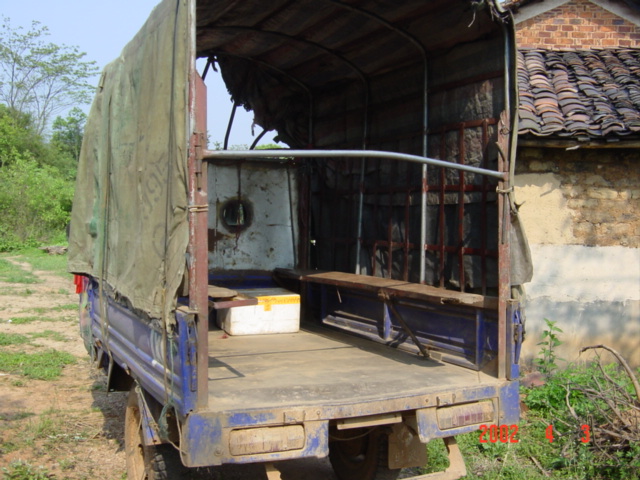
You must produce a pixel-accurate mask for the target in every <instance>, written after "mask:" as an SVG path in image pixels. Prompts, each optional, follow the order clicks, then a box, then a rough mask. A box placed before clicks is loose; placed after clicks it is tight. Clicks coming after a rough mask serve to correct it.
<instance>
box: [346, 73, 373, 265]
mask: <svg viewBox="0 0 640 480" xmlns="http://www.w3.org/2000/svg"><path fill="white" fill-rule="evenodd" d="M363 82H364V91H365V93H364V119H363V121H364V124H363V128H362V150H366V149H367V146H368V141H369V82H368V81H367V80H366V79H365V78H363ZM366 166H367V162H366V159H365V158H364V157H362V160H361V161H360V182H359V189H360V196H359V199H358V232H357V236H356V269H355V273H356V274H360V273H361V271H362V270H361V266H360V252H361V249H362V222H363V218H362V217H363V213H364V173H365V169H366ZM347 248H348V247H347Z"/></svg>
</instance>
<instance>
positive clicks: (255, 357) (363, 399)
mask: <svg viewBox="0 0 640 480" xmlns="http://www.w3.org/2000/svg"><path fill="white" fill-rule="evenodd" d="M480 377H484V380H485V381H486V380H487V378H488V377H486V376H483V375H480V374H478V372H474V371H471V370H468V369H465V368H462V367H459V366H455V365H450V364H446V363H441V362H438V361H435V360H431V359H426V358H424V357H420V356H417V355H415V354H409V353H406V352H401V351H397V350H395V349H392V348H389V347H385V346H384V345H378V344H375V343H373V342H370V341H367V340H363V339H359V338H355V337H352V336H348V335H345V334H342V333H339V332H333V331H329V330H324V329H317V330H316V329H315V328H314V329H313V330H310V329H304V330H301V331H299V332H297V333H290V334H274V335H246V336H245V335H243V336H230V335H226V334H225V333H224V332H223V331H221V330H218V331H210V332H209V407H210V411H212V412H225V411H230V410H233V409H236V410H237V409H238V407H239V406H242V410H245V411H247V410H249V411H250V410H264V409H274V408H275V409H279V408H283V407H285V408H286V407H293V406H295V407H303V408H304V407H311V406H314V405H317V406H332V407H339V406H341V405H354V404H367V403H371V402H376V401H379V400H385V401H389V400H390V399H408V398H409V397H417V396H424V395H429V394H433V393H438V392H439V393H442V392H443V390H451V389H453V390H456V389H459V388H461V387H473V386H478V385H479V384H480V383H481V381H480ZM443 387H444V388H443Z"/></svg>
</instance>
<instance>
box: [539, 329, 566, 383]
mask: <svg viewBox="0 0 640 480" xmlns="http://www.w3.org/2000/svg"><path fill="white" fill-rule="evenodd" d="M544 321H545V323H546V324H547V330H543V332H542V341H541V342H540V343H538V345H542V347H541V348H540V357H539V358H536V359H535V360H534V363H535V364H536V365H537V366H538V368H539V369H540V371H541V372H542V373H544V374H547V375H549V374H551V373H553V372H554V371H555V370H556V369H557V368H558V365H556V360H562V359H561V358H557V357H556V351H555V350H556V347H558V346H560V345H562V342H561V341H560V339H559V338H558V335H557V334H558V333H563V332H562V330H561V329H560V327H557V326H556V322H552V321H551V320H548V319H546V318H545V319H544Z"/></svg>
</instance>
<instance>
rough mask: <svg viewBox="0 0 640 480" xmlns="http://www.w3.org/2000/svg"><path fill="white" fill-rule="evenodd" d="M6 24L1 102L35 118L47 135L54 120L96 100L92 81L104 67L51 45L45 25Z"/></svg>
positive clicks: (0, 50) (1, 38) (0, 47)
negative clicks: (59, 114) (58, 115)
mask: <svg viewBox="0 0 640 480" xmlns="http://www.w3.org/2000/svg"><path fill="white" fill-rule="evenodd" d="M2 19H3V22H2V26H1V27H0V103H4V104H5V105H6V106H7V107H9V109H10V111H15V112H21V113H22V114H28V115H31V119H32V122H33V125H34V128H35V131H36V132H37V133H38V134H42V133H43V132H44V131H45V129H46V127H47V126H48V123H49V121H50V120H51V118H52V117H53V115H55V114H56V113H59V112H61V111H64V110H66V109H67V108H69V107H71V106H73V105H78V104H85V103H88V102H89V101H90V99H91V94H92V92H93V87H92V86H91V85H90V84H89V83H87V80H88V79H89V78H90V77H92V76H93V75H95V74H96V73H97V71H98V68H97V67H96V64H95V62H90V61H86V60H83V58H84V57H85V55H86V54H85V53H84V52H80V51H79V50H78V48H77V47H69V46H66V45H56V44H54V43H47V42H46V41H45V40H44V38H45V37H46V36H48V35H49V29H48V28H47V27H46V26H44V25H42V24H41V23H40V22H36V21H34V22H32V24H31V29H30V30H28V31H25V30H24V29H23V28H22V27H18V28H15V29H14V28H13V27H12V26H11V23H10V19H9V18H7V17H2Z"/></svg>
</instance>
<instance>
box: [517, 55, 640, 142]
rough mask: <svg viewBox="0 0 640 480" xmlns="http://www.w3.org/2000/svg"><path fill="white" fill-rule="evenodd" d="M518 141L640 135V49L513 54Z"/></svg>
mask: <svg viewBox="0 0 640 480" xmlns="http://www.w3.org/2000/svg"><path fill="white" fill-rule="evenodd" d="M518 88H519V91H520V127H519V133H520V135H527V134H529V135H536V136H550V135H553V136H558V137H577V136H581V137H584V136H585V135H587V136H589V137H592V138H603V137H607V136H608V137H615V136H618V137H622V136H627V135H632V134H636V135H640V49H612V50H579V51H551V50H530V49H522V50H520V51H519V52H518Z"/></svg>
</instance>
